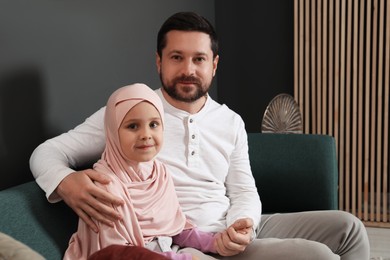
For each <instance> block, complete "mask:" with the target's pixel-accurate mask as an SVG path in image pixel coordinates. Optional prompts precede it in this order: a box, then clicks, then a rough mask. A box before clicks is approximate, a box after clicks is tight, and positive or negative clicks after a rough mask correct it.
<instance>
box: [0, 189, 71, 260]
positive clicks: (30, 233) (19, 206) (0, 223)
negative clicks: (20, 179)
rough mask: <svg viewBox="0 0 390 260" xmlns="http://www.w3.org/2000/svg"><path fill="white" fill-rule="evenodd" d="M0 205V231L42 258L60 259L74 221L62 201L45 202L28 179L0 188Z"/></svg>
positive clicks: (43, 195)
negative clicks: (0, 189)
mask: <svg viewBox="0 0 390 260" xmlns="http://www.w3.org/2000/svg"><path fill="white" fill-rule="evenodd" d="M0 208H1V214H0V232H2V233H5V234H7V235H9V236H11V237H12V238H14V239H16V240H18V241H20V242H22V243H24V244H25V245H27V246H29V247H30V248H31V249H33V250H35V251H36V252H38V253H39V254H41V255H42V256H44V257H45V258H46V259H62V257H63V254H64V252H65V250H66V248H67V246H68V242H69V239H70V237H71V235H72V234H73V233H74V232H75V231H76V229H77V221H78V217H77V215H76V214H75V213H73V211H72V210H71V209H70V208H69V207H68V206H67V205H66V204H65V203H63V202H60V203H55V204H51V203H49V202H48V201H47V199H46V197H45V194H44V192H43V191H42V190H41V189H40V188H39V186H38V185H37V184H36V182H35V181H31V182H27V183H24V184H21V185H18V186H15V187H11V188H8V189H5V190H2V191H0Z"/></svg>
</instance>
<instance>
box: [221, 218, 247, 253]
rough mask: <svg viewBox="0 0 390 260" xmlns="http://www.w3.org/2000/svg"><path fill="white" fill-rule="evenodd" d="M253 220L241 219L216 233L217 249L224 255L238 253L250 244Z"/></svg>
mask: <svg viewBox="0 0 390 260" xmlns="http://www.w3.org/2000/svg"><path fill="white" fill-rule="evenodd" d="M252 227H253V221H252V219H250V218H243V219H239V220H237V221H236V222H234V223H233V224H232V225H231V226H230V227H228V228H227V229H226V230H224V231H223V232H221V233H218V234H217V235H216V239H215V249H216V250H217V252H218V254H220V255H222V256H232V255H237V254H239V253H241V252H243V251H244V250H245V248H246V247H247V246H248V245H249V244H250V242H251V237H252V232H253V230H252Z"/></svg>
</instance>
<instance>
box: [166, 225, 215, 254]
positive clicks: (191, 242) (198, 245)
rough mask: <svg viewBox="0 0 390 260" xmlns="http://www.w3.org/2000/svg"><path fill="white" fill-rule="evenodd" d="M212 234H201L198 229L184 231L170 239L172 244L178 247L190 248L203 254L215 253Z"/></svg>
mask: <svg viewBox="0 0 390 260" xmlns="http://www.w3.org/2000/svg"><path fill="white" fill-rule="evenodd" d="M214 235H215V234H214V233H211V232H203V231H200V230H199V229H198V228H196V227H195V228H192V229H185V230H183V231H182V232H181V233H180V234H178V235H176V236H174V237H172V239H173V244H176V245H178V246H180V247H192V248H195V249H198V250H200V251H202V252H204V253H217V251H216V250H215V246H214V240H215V237H214Z"/></svg>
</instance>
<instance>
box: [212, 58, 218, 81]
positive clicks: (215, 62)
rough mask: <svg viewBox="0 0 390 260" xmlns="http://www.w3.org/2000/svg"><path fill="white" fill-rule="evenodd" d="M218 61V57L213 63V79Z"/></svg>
mask: <svg viewBox="0 0 390 260" xmlns="http://www.w3.org/2000/svg"><path fill="white" fill-rule="evenodd" d="M218 61H219V55H217V56H215V58H214V61H213V77H214V76H215V73H216V72H217V67H218Z"/></svg>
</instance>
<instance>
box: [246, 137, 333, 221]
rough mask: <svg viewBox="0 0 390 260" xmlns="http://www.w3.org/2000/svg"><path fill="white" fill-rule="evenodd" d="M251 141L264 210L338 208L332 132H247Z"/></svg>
mask: <svg viewBox="0 0 390 260" xmlns="http://www.w3.org/2000/svg"><path fill="white" fill-rule="evenodd" d="M248 145H249V157H250V163H251V168H252V172H253V176H254V178H255V181H256V186H257V188H258V192H259V194H260V199H261V201H262V205H263V213H276V212H297V211H306V210H332V209H337V207H338V202H337V201H338V196H337V189H338V167H337V156H336V147H335V140H334V138H333V137H332V136H328V135H310V134H271V133H267V134H265V133H248Z"/></svg>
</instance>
